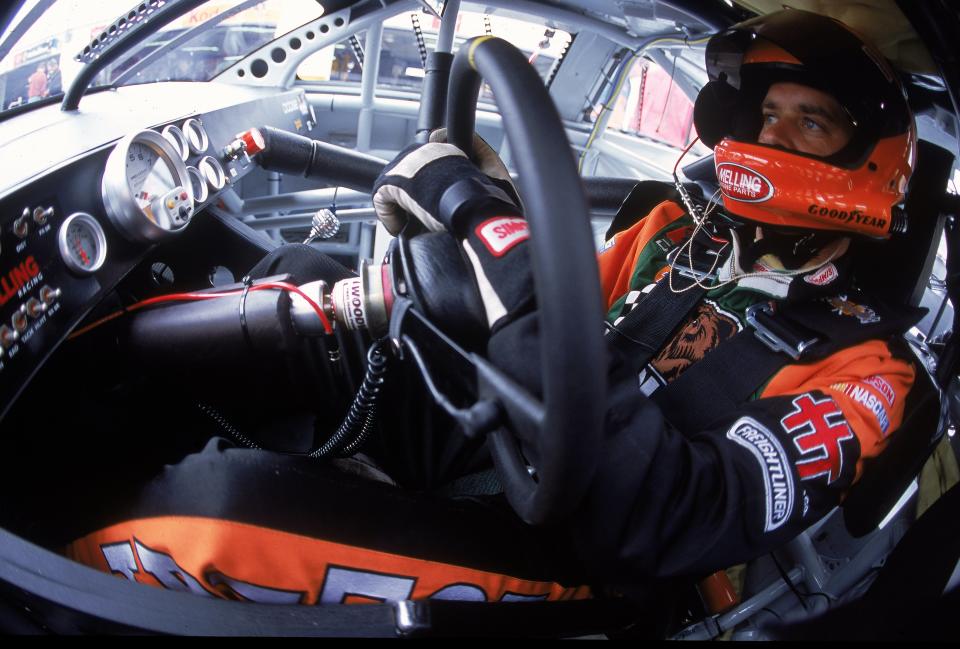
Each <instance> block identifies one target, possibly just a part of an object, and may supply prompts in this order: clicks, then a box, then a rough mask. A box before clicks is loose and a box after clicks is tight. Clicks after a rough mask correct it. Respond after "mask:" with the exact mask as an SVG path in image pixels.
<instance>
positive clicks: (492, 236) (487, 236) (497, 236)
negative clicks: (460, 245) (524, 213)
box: [476, 216, 530, 257]
mask: <svg viewBox="0 0 960 649" xmlns="http://www.w3.org/2000/svg"><path fill="white" fill-rule="evenodd" d="M476 231H477V236H478V237H480V240H481V241H483V245H485V246H486V247H487V250H489V251H490V254H491V255H493V256H494V257H502V256H504V255H505V254H507V253H508V252H509V251H510V249H511V248H513V247H514V246H515V245H517V244H518V243H520V242H521V241H526V240H527V239H529V238H530V228H529V227H528V226H527V222H526V220H524V219H521V218H519V217H514V216H498V217H496V218H492V219H487V220H486V221H484V222H483V223H481V224H480V225H478V226H477V230H476Z"/></svg>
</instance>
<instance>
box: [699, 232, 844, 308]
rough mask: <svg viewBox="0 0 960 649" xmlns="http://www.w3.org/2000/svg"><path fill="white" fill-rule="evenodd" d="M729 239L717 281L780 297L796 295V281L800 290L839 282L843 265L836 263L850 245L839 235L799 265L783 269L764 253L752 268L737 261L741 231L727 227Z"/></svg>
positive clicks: (773, 257) (813, 288) (740, 257)
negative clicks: (745, 266)
mask: <svg viewBox="0 0 960 649" xmlns="http://www.w3.org/2000/svg"><path fill="white" fill-rule="evenodd" d="M730 235H731V236H730V241H731V243H732V248H733V249H732V251H731V253H730V256H729V257H727V260H726V262H724V264H723V266H721V267H720V270H719V271H718V272H717V280H718V281H720V282H726V281H730V280H731V279H733V280H735V281H736V284H737V288H741V289H747V290H750V291H755V292H758V293H762V294H764V295H767V296H769V297H771V298H774V299H778V300H782V299H786V298H787V297H788V296H790V297H792V294H796V293H797V292H798V291H797V290H791V287H793V288H794V289H797V288H801V287H799V286H798V283H800V282H803V283H804V284H805V286H802V289H803V290H802V291H801V292H803V293H807V292H809V291H810V290H815V289H816V288H818V287H824V288H826V287H830V288H833V286H834V285H836V284H840V283H841V282H840V280H841V279H842V278H841V275H842V274H845V273H842V271H841V269H842V268H843V267H845V266H846V264H838V263H837V262H838V260H840V259H841V258H842V257H843V255H844V254H845V253H846V252H847V249H848V248H849V247H850V239H849V238H848V237H842V238H840V239H836V240H834V241H831V242H830V243H829V244H827V245H825V246H824V247H823V248H821V249H820V251H819V252H817V253H816V254H815V255H814V256H813V257H811V258H810V260H809V261H808V262H807V263H805V264H803V265H802V266H801V267H800V268H796V269H787V268H785V267H784V265H783V263H782V262H781V261H780V259H779V258H778V257H777V256H776V255H774V254H766V255H764V256H762V257H760V258H759V259H758V260H757V261H756V262H754V264H753V267H752V268H743V267H742V263H741V260H742V258H743V254H742V250H743V244H742V242H741V239H740V238H741V236H742V231H736V230H731V231H730Z"/></svg>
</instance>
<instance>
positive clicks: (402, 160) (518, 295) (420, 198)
mask: <svg viewBox="0 0 960 649" xmlns="http://www.w3.org/2000/svg"><path fill="white" fill-rule="evenodd" d="M481 142H482V140H481ZM474 145H475V146H476V141H475V142H474ZM483 148H484V151H485V153H484V157H482V159H483V160H484V162H482V163H481V164H484V165H485V166H486V167H488V169H489V170H491V171H494V172H495V173H498V174H500V175H502V177H501V178H491V177H490V176H488V175H487V174H485V173H483V172H482V171H481V170H480V169H478V168H477V167H476V166H474V164H473V163H472V162H470V160H469V159H468V158H467V156H466V155H465V154H464V153H463V151H461V150H460V149H458V148H457V147H455V146H454V145H452V144H446V143H442V142H428V143H426V144H417V145H413V146H411V147H408V148H407V149H405V150H404V151H402V152H401V153H400V155H398V156H397V158H396V159H395V160H394V161H393V162H391V163H390V164H389V165H387V166H386V167H385V168H384V170H383V173H382V174H381V175H380V177H379V178H377V182H376V183H374V186H373V205H374V208H376V211H377V217H378V218H379V219H380V221H381V222H382V223H383V224H384V226H385V227H386V228H387V230H388V231H390V232H391V233H392V234H397V233H399V232H400V230H402V229H403V226H404V225H405V224H406V221H407V215H408V214H412V215H413V216H414V217H415V218H417V219H418V220H419V221H421V222H422V223H423V224H424V225H425V226H426V227H427V229H429V230H432V231H439V230H444V229H446V230H449V231H450V232H451V233H452V234H453V235H454V236H455V237H456V238H457V240H458V241H459V242H460V244H461V245H462V246H463V249H464V252H465V253H466V256H467V259H468V260H469V261H470V266H471V268H472V269H473V273H474V277H475V278H476V280H477V288H478V289H479V292H480V297H481V299H482V301H483V306H484V310H485V311H486V316H487V324H488V325H490V327H491V329H495V328H496V326H497V325H498V324H503V323H505V322H507V321H509V320H510V319H511V318H510V317H509V316H515V315H516V314H517V313H519V312H520V311H521V310H522V309H523V308H524V307H525V305H529V303H530V302H531V300H532V296H533V285H532V279H531V274H530V264H529V261H528V252H527V249H526V245H525V244H526V241H527V239H528V238H529V236H530V235H529V230H528V228H527V222H526V221H525V220H524V219H523V216H522V213H521V210H520V208H519V207H518V205H519V198H517V197H516V192H515V190H514V189H513V185H512V183H510V182H509V178H510V176H509V174H508V173H507V171H506V167H504V166H503V163H502V162H500V159H499V158H497V157H496V153H494V152H493V150H492V149H490V147H489V146H487V145H486V143H484V144H483ZM477 150H478V151H479V150H480V147H477ZM490 155H492V156H493V158H490ZM493 160H495V161H496V164H498V165H499V167H500V169H499V170H498V169H494V165H495V163H494V162H493Z"/></svg>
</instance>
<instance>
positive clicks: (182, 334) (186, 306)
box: [121, 276, 299, 369]
mask: <svg viewBox="0 0 960 649" xmlns="http://www.w3.org/2000/svg"><path fill="white" fill-rule="evenodd" d="M268 279H269V280H271V281H287V280H288V279H289V277H287V276H279V277H273V278H268ZM264 281H266V280H258V281H257V282H256V283H257V284H259V283H262V282H264ZM239 288H242V285H238V286H231V287H225V289H219V290H230V289H239ZM241 304H242V305H243V319H241V314H240V305H241ZM289 312H290V298H289V296H288V295H287V294H286V293H285V292H283V291H279V290H278V291H250V292H249V293H248V294H247V296H246V299H245V300H242V301H241V299H240V296H237V297H223V298H218V299H214V300H201V301H195V302H183V303H171V304H168V305H164V306H160V307H155V308H149V309H144V310H141V311H136V312H134V313H131V314H130V315H129V316H128V318H127V323H126V327H125V328H124V330H123V333H122V334H121V339H122V346H123V348H124V349H125V350H126V353H128V354H129V356H130V357H131V358H133V359H135V360H136V361H137V362H138V363H141V364H142V365H143V366H144V367H153V368H159V369H175V368H178V367H184V366H191V367H217V366H235V365H236V366H241V367H245V366H249V362H250V361H249V358H250V354H251V353H253V354H256V355H257V356H263V357H271V356H276V355H282V354H284V353H285V352H286V350H289V349H290V348H292V347H294V346H296V345H297V344H298V343H299V339H298V338H297V336H296V334H295V332H294V330H293V329H292V328H291V327H290V324H289V323H290V316H289Z"/></svg>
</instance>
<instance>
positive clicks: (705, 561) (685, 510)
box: [467, 201, 915, 583]
mask: <svg viewBox="0 0 960 649" xmlns="http://www.w3.org/2000/svg"><path fill="white" fill-rule="evenodd" d="M692 230H693V222H692V220H691V219H690V217H689V216H687V215H686V213H685V211H684V210H683V209H682V208H681V207H679V206H678V205H677V204H675V203H673V202H670V201H666V202H663V203H661V204H659V205H658V206H656V207H655V208H654V209H653V210H652V212H650V213H649V214H648V215H647V216H646V217H645V218H643V219H642V220H640V221H639V222H637V223H636V224H635V225H634V226H633V227H630V228H629V229H627V230H625V231H622V232H620V233H618V234H616V235H615V236H613V237H612V238H611V239H610V240H609V241H608V242H607V243H606V244H605V245H604V246H603V248H602V250H601V252H600V254H599V266H600V281H601V286H602V293H603V296H604V298H605V300H606V308H607V309H608V312H607V314H606V318H607V321H608V323H611V324H612V325H613V326H617V324H618V323H619V322H620V321H621V320H622V319H623V317H624V316H625V315H626V314H627V313H628V312H629V311H630V309H632V308H633V307H634V306H635V305H636V304H638V303H639V302H641V301H642V299H643V296H644V295H645V293H646V292H648V291H649V290H650V288H651V287H652V286H653V285H654V284H655V283H656V282H657V281H658V280H662V281H665V282H667V281H673V280H674V279H675V278H673V277H670V276H669V275H670V273H671V262H668V253H670V252H674V254H675V252H676V250H677V249H678V246H681V245H682V243H683V242H684V241H685V240H687V239H688V238H689V237H690V234H691V231H692ZM477 234H479V231H478V233H477ZM731 234H732V235H733V236H732V238H731V239H730V242H729V246H724V247H726V248H728V250H729V256H728V257H727V258H726V260H725V261H723V262H722V264H721V263H718V266H719V268H720V269H719V272H718V273H717V276H718V280H719V282H718V284H720V285H719V286H718V287H717V288H715V289H712V290H709V291H707V292H706V294H705V297H704V298H703V299H702V300H701V301H700V302H699V304H698V305H697V306H696V307H695V308H694V309H693V310H692V311H691V312H690V313H689V315H688V316H687V319H686V323H685V324H682V325H681V326H680V327H679V328H678V329H677V330H676V332H675V333H674V334H672V339H671V338H668V340H669V342H668V343H667V344H666V345H665V346H664V347H663V348H662V349H661V350H660V351H659V353H658V354H656V355H654V356H653V358H652V360H651V361H650V362H649V363H648V364H647V365H646V367H644V368H642V370H641V371H640V374H639V377H638V376H637V375H636V373H635V369H634V368H631V363H630V362H629V359H628V358H625V357H624V356H623V355H622V354H619V353H618V352H616V351H615V350H612V351H611V353H610V362H609V372H608V376H609V383H608V385H609V388H608V408H607V413H606V421H605V426H604V428H605V430H604V441H603V444H604V448H603V451H602V455H601V461H600V464H599V466H598V468H597V470H596V473H595V475H594V478H593V481H592V484H591V487H590V489H589V491H588V493H587V495H586V497H585V500H584V502H583V503H582V504H581V506H580V508H579V510H578V511H577V513H576V514H575V515H574V516H573V521H574V522H573V523H572V536H573V538H574V543H575V545H576V546H577V547H578V548H579V554H580V555H581V559H582V560H583V561H584V562H585V563H586V564H587V565H588V566H589V571H590V572H591V573H592V574H593V575H594V576H595V577H596V578H598V579H600V580H603V581H606V582H608V583H609V582H610V581H613V582H615V583H616V582H620V583H622V582H623V578H624V575H625V574H629V575H630V578H631V579H634V580H635V579H646V578H671V577H697V576H702V575H704V574H709V573H711V572H712V571H714V570H717V569H721V568H724V567H727V566H730V565H734V564H736V563H741V562H743V561H746V560H749V559H751V558H755V557H757V556H759V555H761V554H763V553H764V552H767V551H769V550H771V549H773V548H775V547H778V546H780V545H782V544H784V543H785V542H787V541H789V540H790V539H791V538H793V537H794V536H795V535H797V534H798V533H799V532H801V531H802V530H804V529H805V528H807V527H809V526H810V525H811V524H813V523H814V522H816V521H817V520H818V519H819V518H821V517H822V516H823V515H825V514H826V513H827V512H828V511H829V510H830V509H832V508H833V507H834V506H835V505H837V504H838V503H839V502H840V501H841V500H842V499H843V497H844V493H845V492H846V490H847V489H848V488H849V487H850V486H851V485H852V484H853V483H854V482H855V481H856V480H858V479H859V477H860V475H861V473H862V472H863V469H864V467H865V466H866V465H867V464H869V462H870V460H871V458H874V457H876V456H877V455H878V454H879V453H881V452H882V451H883V450H884V448H885V446H886V445H887V441H888V439H889V437H890V435H891V434H892V433H893V432H894V431H895V430H896V429H897V428H898V426H899V425H900V423H901V421H902V418H903V414H904V402H905V400H906V397H907V394H908V392H909V391H910V390H911V387H912V386H913V383H914V378H915V370H914V367H913V365H912V364H911V363H910V362H909V361H908V360H906V358H905V357H898V355H897V352H896V351H895V346H892V345H891V341H888V340H883V339H876V340H868V341H866V342H862V343H859V344H855V345H853V346H851V347H848V348H844V349H840V350H839V351H836V352H835V353H832V354H830V355H829V356H827V357H825V358H822V359H820V360H817V361H815V362H804V363H790V364H787V365H785V366H783V367H782V369H780V370H779V371H777V372H776V373H775V374H774V375H773V376H772V377H771V378H770V379H769V380H767V381H766V382H765V383H764V384H763V385H759V386H757V391H756V393H755V394H754V395H753V398H752V399H751V400H750V401H749V402H748V403H746V404H744V405H743V407H742V408H738V409H737V410H736V411H733V412H728V413H726V414H724V415H723V416H720V417H718V418H715V419H714V420H713V421H709V422H701V425H699V426H698V427H695V428H688V427H677V426H675V425H674V424H672V423H671V421H670V419H671V413H665V412H662V411H661V409H660V408H659V406H658V405H657V404H656V398H657V394H658V392H659V391H661V390H663V387H664V386H666V385H669V384H670V383H671V382H672V381H674V380H676V379H677V378H678V377H680V376H681V375H682V374H683V373H684V372H685V371H687V370H688V369H689V368H690V367H691V366H693V365H695V364H696V363H697V362H699V361H700V360H701V359H702V358H704V356H705V355H706V354H707V353H708V352H710V351H711V350H713V349H714V348H716V347H717V346H718V345H719V344H720V343H721V342H723V341H724V340H727V339H729V338H730V337H731V336H733V335H735V334H736V333H737V332H738V331H740V330H742V329H743V328H744V326H745V320H744V313H745V311H746V309H747V308H748V307H749V306H751V305H753V304H755V303H757V302H761V301H770V300H773V301H775V302H780V303H784V302H789V301H796V300H820V301H823V302H824V305H825V308H830V309H832V310H833V311H834V313H836V314H837V315H843V317H851V318H860V319H861V321H864V322H869V321H871V319H878V316H877V315H876V313H875V312H874V310H873V309H871V308H870V307H869V306H866V305H864V304H861V303H858V302H855V301H853V300H850V299H848V295H847V293H848V292H851V291H852V290H853V288H852V286H851V282H852V277H851V272H850V271H851V269H850V268H849V265H850V262H849V259H845V258H844V257H843V252H844V251H845V250H846V246H847V245H848V243H849V242H848V241H847V240H845V239H840V240H837V241H835V243H834V245H833V246H832V247H830V248H829V249H824V250H822V254H818V255H815V257H814V258H813V259H811V260H810V262H809V263H808V264H806V265H805V266H803V268H802V269H801V270H802V272H798V273H795V274H789V273H785V272H783V267H782V265H780V263H779V260H778V259H777V258H776V257H774V256H773V255H766V256H763V257H761V258H760V259H758V260H757V262H756V263H755V264H754V265H753V268H751V269H749V270H750V271H751V272H750V273H748V274H746V276H741V278H740V279H735V280H734V281H729V283H726V284H725V285H724V280H725V279H726V280H730V279H732V278H731V274H732V273H733V272H734V271H735V270H736V268H737V267H738V265H739V263H740V259H741V257H742V250H741V248H742V246H741V241H740V237H741V236H742V234H738V233H734V232H732V233H731ZM471 236H475V235H471ZM470 243H471V241H470V239H469V238H468V240H467V245H469V244H470ZM475 247H476V248H477V249H480V250H482V249H483V248H484V246H479V245H478V246H475ZM514 250H516V251H517V252H515V253H514V254H516V255H525V254H526V253H525V252H522V250H523V246H520V245H518V246H516V247H515V248H514ZM508 256H509V255H508ZM484 266H486V267H490V265H489V261H486V262H485V263H484ZM513 266H514V268H515V269H517V268H525V267H526V265H525V264H520V263H516V262H515V263H514V264H513ZM743 270H746V269H743ZM743 270H741V273H742V272H743ZM511 282H512V283H514V284H517V283H519V282H518V280H517V279H516V277H514V278H513V279H511ZM482 283H483V282H481V284H482ZM851 295H853V293H852V292H851ZM503 302H504V303H505V304H514V305H516V308H514V309H513V310H512V311H511V310H509V309H508V314H507V315H506V316H505V317H503V318H501V319H500V321H499V322H497V323H496V324H495V325H494V329H493V335H492V338H491V343H490V349H489V351H490V355H491V358H492V359H493V361H494V362H495V363H496V364H498V365H499V366H500V367H501V368H503V369H504V370H505V371H507V372H508V373H509V374H511V375H512V376H513V377H514V378H516V379H517V380H518V381H520V382H521V383H522V384H524V385H525V386H526V387H527V388H528V389H530V390H531V391H533V392H535V393H539V381H540V378H539V376H538V375H537V372H538V368H539V359H538V358H536V356H537V355H538V354H539V350H538V345H537V341H536V338H537V321H536V320H537V319H536V314H535V313H534V312H533V310H532V308H530V306H529V303H527V302H522V301H518V300H516V299H511V297H510V296H509V295H506V296H504V299H503ZM681 322H682V321H681ZM685 401H686V407H687V408H689V409H690V410H691V411H694V412H695V411H696V410H697V409H698V407H703V406H705V405H707V404H702V403H701V404H698V395H697V394H689V395H685ZM665 414H666V416H665ZM629 580H630V579H628V581H629Z"/></svg>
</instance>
